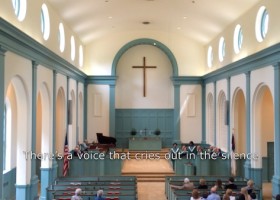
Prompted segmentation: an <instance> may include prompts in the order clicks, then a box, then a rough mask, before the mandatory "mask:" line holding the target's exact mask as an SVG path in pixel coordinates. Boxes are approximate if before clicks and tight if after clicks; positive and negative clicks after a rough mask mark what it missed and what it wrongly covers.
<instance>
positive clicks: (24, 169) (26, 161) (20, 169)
mask: <svg viewBox="0 0 280 200" xmlns="http://www.w3.org/2000/svg"><path fill="white" fill-rule="evenodd" d="M9 85H12V87H13V89H14V94H15V95H14V97H15V99H13V100H12V101H13V102H14V104H15V105H16V109H12V116H13V118H12V126H13V133H14V134H15V141H16V144H15V146H14V148H15V149H16V153H15V155H16V174H17V176H16V184H17V185H27V184H29V183H30V180H31V171H30V166H31V157H30V155H28V152H29V151H30V146H31V126H30V120H31V118H30V112H29V111H30V105H31V103H30V100H29V98H28V95H27V90H26V86H25V82H24V80H23V79H22V78H21V77H20V76H15V77H13V78H12V79H11V82H10V83H9ZM9 87H10V86H9ZM23 153H25V156H19V155H23ZM26 156H27V157H26Z"/></svg>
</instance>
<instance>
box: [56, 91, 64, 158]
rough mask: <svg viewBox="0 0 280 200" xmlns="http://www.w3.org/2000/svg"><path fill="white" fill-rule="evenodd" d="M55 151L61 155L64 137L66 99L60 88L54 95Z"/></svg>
mask: <svg viewBox="0 0 280 200" xmlns="http://www.w3.org/2000/svg"><path fill="white" fill-rule="evenodd" d="M55 112H56V136H55V137H56V140H55V141H56V150H57V152H58V153H60V154H61V155H63V152H64V150H63V147H64V139H65V135H66V98H65V91H64V89H63V88H62V87H60V88H59V89H58V92H57V95H56V111H55Z"/></svg>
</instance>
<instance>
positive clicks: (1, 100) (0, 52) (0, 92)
mask: <svg viewBox="0 0 280 200" xmlns="http://www.w3.org/2000/svg"><path fill="white" fill-rule="evenodd" d="M5 53H6V50H4V49H3V48H2V47H1V46H0V113H1V115H0V138H3V136H4V127H3V126H4V115H3V113H4V109H5V73H4V72H5ZM2 163H3V145H1V153H0V172H1V176H0V199H4V197H3V196H4V195H3V193H4V192H3V173H2V172H3V164H2Z"/></svg>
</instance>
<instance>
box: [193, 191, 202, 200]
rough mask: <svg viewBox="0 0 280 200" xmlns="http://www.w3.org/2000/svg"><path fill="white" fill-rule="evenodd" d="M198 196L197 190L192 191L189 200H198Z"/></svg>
mask: <svg viewBox="0 0 280 200" xmlns="http://www.w3.org/2000/svg"><path fill="white" fill-rule="evenodd" d="M200 199H201V198H200V196H199V193H198V190H197V189H193V191H192V197H191V199H190V200H200Z"/></svg>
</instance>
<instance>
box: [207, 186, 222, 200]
mask: <svg viewBox="0 0 280 200" xmlns="http://www.w3.org/2000/svg"><path fill="white" fill-rule="evenodd" d="M216 192H217V187H216V186H214V187H212V188H211V194H209V195H208V197H207V200H221V197H220V195H218V194H217V193H216Z"/></svg>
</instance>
